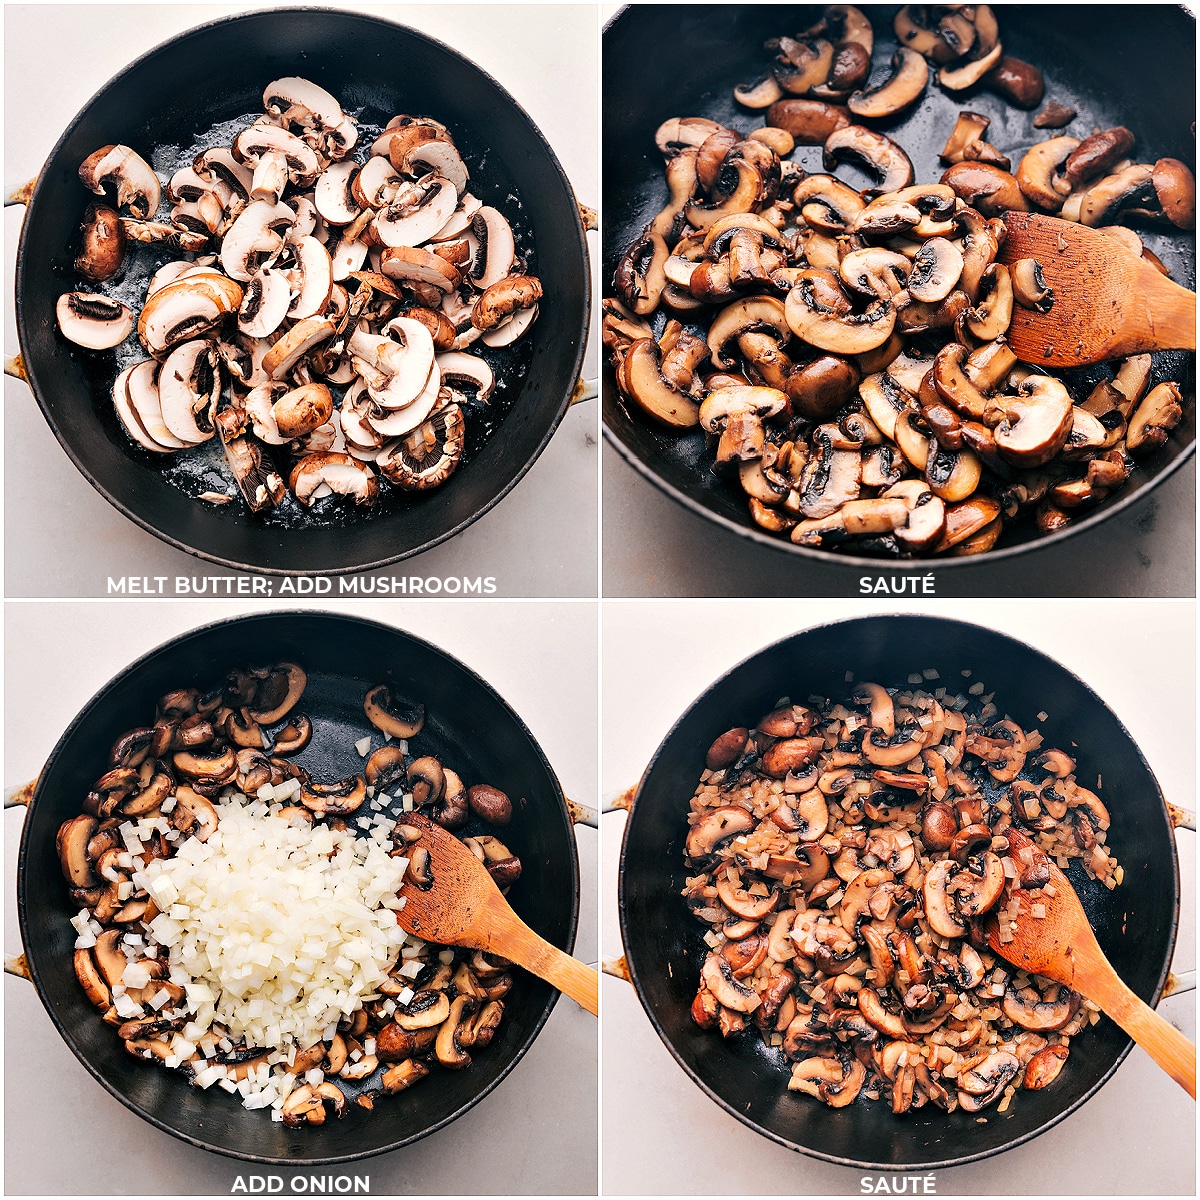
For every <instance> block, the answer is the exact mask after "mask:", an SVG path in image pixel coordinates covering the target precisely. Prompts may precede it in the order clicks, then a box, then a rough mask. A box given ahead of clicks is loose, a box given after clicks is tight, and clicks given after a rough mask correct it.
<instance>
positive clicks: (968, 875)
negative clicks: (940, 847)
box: [953, 851, 1004, 917]
mask: <svg viewBox="0 0 1200 1200" xmlns="http://www.w3.org/2000/svg"><path fill="white" fill-rule="evenodd" d="M953 887H954V889H955V897H956V901H957V904H958V911H959V912H960V913H961V914H962V915H963V916H964V917H977V916H980V915H981V914H983V913H985V912H990V911H991V910H992V909H993V908H995V906H996V905H997V904H998V903H999V902H1000V897H1001V896H1002V895H1003V894H1004V867H1003V865H1002V864H1001V862H1000V859H999V858H998V857H997V856H996V855H995V854H993V853H991V851H986V852H985V853H983V854H981V855H978V856H977V857H974V858H970V859H968V860H967V865H966V867H965V868H964V869H962V870H960V871H958V872H957V873H956V874H955V876H954V880H953Z"/></svg>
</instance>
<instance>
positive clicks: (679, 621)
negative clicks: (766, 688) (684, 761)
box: [601, 601, 1196, 1196]
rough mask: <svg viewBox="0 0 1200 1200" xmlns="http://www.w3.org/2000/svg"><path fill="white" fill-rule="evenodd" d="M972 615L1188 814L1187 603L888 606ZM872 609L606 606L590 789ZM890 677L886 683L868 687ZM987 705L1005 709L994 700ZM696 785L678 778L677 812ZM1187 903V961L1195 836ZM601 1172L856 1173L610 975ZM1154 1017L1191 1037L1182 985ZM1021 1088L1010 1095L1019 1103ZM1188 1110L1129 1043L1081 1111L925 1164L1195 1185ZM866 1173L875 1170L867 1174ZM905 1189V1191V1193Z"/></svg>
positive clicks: (717, 1179) (957, 1187) (849, 1177)
mask: <svg viewBox="0 0 1200 1200" xmlns="http://www.w3.org/2000/svg"><path fill="white" fill-rule="evenodd" d="M892 610H894V611H904V612H928V613H931V614H935V615H938V616H946V617H956V618H958V619H960V620H965V621H973V622H974V623H976V624H978V625H983V626H986V627H987V628H989V629H994V630H999V631H1001V632H1004V633H1008V634H1011V635H1012V636H1014V637H1017V638H1020V639H1021V640H1022V641H1025V642H1028V643H1029V644H1030V645H1032V646H1034V647H1035V648H1036V649H1038V650H1041V651H1043V652H1044V653H1046V654H1048V655H1050V656H1051V657H1052V658H1055V659H1057V660H1058V661H1059V662H1061V663H1062V664H1063V665H1064V666H1065V667H1067V668H1068V669H1069V670H1071V671H1074V672H1075V673H1076V674H1077V675H1079V676H1080V677H1081V678H1082V679H1083V680H1084V682H1085V683H1087V684H1089V685H1090V686H1091V687H1092V688H1093V689H1094V690H1095V691H1096V692H1097V693H1098V694H1099V695H1100V697H1101V698H1102V699H1103V700H1104V701H1105V702H1106V703H1107V704H1108V705H1109V707H1110V708H1112V709H1113V711H1114V712H1115V713H1116V714H1117V716H1118V717H1119V718H1120V719H1121V720H1122V721H1123V722H1124V723H1125V725H1126V727H1127V728H1128V729H1129V731H1130V733H1131V734H1132V735H1133V738H1134V740H1135V741H1137V742H1138V744H1139V745H1140V746H1141V748H1142V751H1143V753H1144V754H1145V755H1146V758H1147V759H1148V761H1149V763H1150V766H1151V767H1152V768H1153V770H1154V773H1155V775H1156V776H1157V778H1158V781H1159V783H1160V785H1161V786H1162V789H1163V792H1164V794H1165V795H1166V796H1167V797H1168V799H1170V800H1173V801H1174V802H1176V803H1178V804H1181V805H1184V806H1185V807H1188V808H1194V804H1195V802H1194V799H1193V797H1194V791H1195V729H1196V711H1195V691H1196V684H1195V626H1196V616H1195V611H1196V610H1195V606H1194V605H1193V604H1191V603H1187V602H1167V601H1157V602H1154V603H1145V602H1138V601H1123V602H1120V601H1119V602H1106V601H1091V602H1083V603H1068V602H1055V603H1050V604H1047V603H1022V602H1016V603H1014V602H1008V603H1003V602H995V601H990V602H982V601H977V602H968V603H946V602H941V603H936V604H925V605H915V604H914V605H907V606H893V607H892V609H890V610H889V611H892ZM880 611H884V606H881V605H878V604H864V603H861V602H855V601H850V602H846V601H843V602H840V603H830V602H828V601H807V602H805V601H773V602H770V603H766V602H753V601H749V602H747V601H743V602H734V601H709V602H700V603H693V604H688V605H678V604H668V603H661V602H660V603H656V602H646V601H642V602H637V601H626V602H608V603H606V605H605V612H604V628H603V648H602V654H601V664H602V670H603V673H604V689H605V694H604V700H603V710H602V715H603V721H604V738H603V745H604V749H603V751H602V777H603V787H602V794H603V795H604V796H605V797H606V798H608V799H611V798H612V797H613V796H615V795H617V794H619V793H620V792H622V791H624V790H625V789H626V788H629V787H632V786H633V785H634V784H636V783H637V781H638V779H639V778H640V777H641V774H642V772H643V770H645V767H646V764H647V763H648V762H649V761H650V758H651V756H652V755H653V753H654V751H655V750H656V749H657V747H658V745H659V743H660V742H661V741H662V739H663V738H664V737H665V736H666V733H667V731H668V730H669V729H670V727H671V726H672V725H673V724H674V722H675V721H676V720H677V719H678V718H679V717H680V716H681V715H682V714H683V712H684V710H685V709H687V707H688V706H689V705H690V704H691V703H692V702H693V701H694V700H695V699H696V697H697V696H699V695H700V693H701V692H702V691H703V690H704V689H705V688H707V687H708V686H709V685H710V684H711V683H712V682H713V681H714V680H716V679H717V678H718V677H719V676H720V675H722V674H723V673H724V672H725V671H727V670H728V669H729V668H730V667H732V666H734V665H736V664H737V663H738V662H740V661H741V660H742V659H743V658H746V657H747V656H749V655H751V654H753V653H755V652H756V651H758V650H760V649H761V648H762V647H763V646H765V645H767V644H768V643H769V642H772V641H774V640H776V639H778V638H780V637H784V636H786V635H788V634H790V633H793V632H795V631H796V630H798V629H803V628H806V627H808V626H811V625H815V624H818V623H820V622H823V621H830V620H839V619H844V618H848V617H853V616H862V615H866V614H868V613H875V612H880ZM880 682H886V681H880ZM997 703H998V704H1000V705H1001V707H1003V701H1002V698H1001V697H999V696H998V697H997ZM694 782H695V781H694V780H682V781H681V783H680V804H681V805H683V806H684V809H682V810H681V811H684V810H685V809H686V805H687V797H688V796H690V795H691V792H692V789H693V787H694ZM624 824H625V818H624V816H623V815H620V814H615V813H614V814H609V815H608V816H606V817H604V818H603V820H602V826H601V830H602V860H603V864H604V865H603V872H602V875H603V878H602V899H601V907H602V913H603V918H602V930H601V939H602V953H603V955H604V957H605V958H606V959H611V958H615V957H616V956H618V955H619V954H621V953H623V951H622V948H621V941H620V931H619V928H618V924H617V903H616V901H617V896H616V889H617V862H618V856H619V853H620V839H621V834H622V832H623V829H624ZM1176 841H1177V844H1178V847H1179V856H1180V868H1181V877H1182V886H1183V903H1182V912H1181V922H1180V931H1179V942H1178V946H1177V949H1176V957H1175V964H1176V966H1177V967H1178V968H1179V969H1180V970H1186V969H1190V968H1192V967H1194V966H1195V964H1196V940H1195V939H1196V925H1195V909H1196V889H1195V881H1196V838H1195V834H1193V833H1190V832H1187V831H1185V830H1181V831H1179V832H1178V833H1177V834H1176ZM602 1004H603V1011H604V1037H603V1046H602V1053H603V1060H604V1065H603V1078H604V1100H603V1105H602V1112H603V1121H604V1142H603V1167H602V1171H603V1180H604V1189H605V1192H606V1193H608V1194H610V1195H632V1194H651V1195H662V1194H666V1195H670V1194H679V1193H695V1192H697V1191H701V1190H702V1191H703V1192H704V1193H705V1194H706V1195H718V1196H719V1195H722V1194H735V1195H760V1194H761V1195H773V1194H780V1193H785V1194H800V1195H822V1194H828V1195H845V1194H853V1195H857V1194H859V1192H860V1182H859V1181H860V1178H861V1177H862V1175H863V1174H864V1172H862V1171H858V1170H851V1169H846V1168H842V1167H837V1166H833V1165H831V1164H829V1163H825V1162H821V1161H819V1160H817V1159H813V1158H808V1157H805V1156H801V1155H798V1154H795V1153H793V1152H792V1151H790V1150H786V1149H784V1148H783V1147H781V1146H777V1145H775V1144H774V1143H773V1142H770V1141H768V1140H767V1139H766V1138H764V1137H762V1136H761V1135H759V1134H757V1133H755V1132H754V1131H753V1130H751V1129H749V1128H747V1127H746V1126H744V1125H742V1124H741V1123H740V1122H739V1121H737V1120H735V1119H734V1118H733V1117H731V1116H729V1115H728V1114H727V1113H726V1112H725V1111H724V1110H723V1109H722V1108H720V1107H718V1106H717V1105H716V1104H715V1103H714V1102H713V1101H711V1100H710V1099H709V1098H708V1097H707V1096H706V1095H705V1094H704V1093H703V1092H702V1091H701V1090H700V1089H699V1088H698V1087H697V1086H696V1085H695V1084H694V1083H693V1082H692V1081H691V1079H690V1078H689V1077H688V1076H687V1075H686V1074H684V1072H683V1070H682V1068H681V1067H679V1066H678V1064H677V1063H676V1062H675V1060H674V1059H673V1058H672V1057H671V1056H670V1054H669V1053H668V1051H667V1049H666V1047H665V1046H664V1045H663V1044H662V1042H661V1041H660V1040H659V1038H658V1035H657V1034H656V1033H655V1031H654V1028H653V1027H652V1026H651V1024H650V1021H649V1019H648V1018H647V1016H646V1014H645V1012H644V1011H643V1010H642V1007H641V1005H640V1003H639V1002H638V999H637V994H636V993H635V992H634V989H633V988H632V987H631V986H630V985H629V984H628V983H626V982H624V981H623V980H620V979H615V978H611V977H608V976H606V977H605V978H604V980H603V986H602ZM1159 1011H1160V1012H1161V1013H1162V1014H1163V1015H1164V1016H1166V1017H1167V1018H1168V1019H1169V1020H1171V1021H1173V1022H1174V1023H1175V1024H1176V1025H1178V1026H1179V1027H1180V1028H1181V1029H1182V1030H1183V1032H1184V1033H1185V1034H1186V1035H1187V1036H1188V1037H1189V1038H1191V1039H1192V1040H1193V1041H1194V1040H1195V1036H1196V1032H1195V1011H1196V1009H1195V993H1194V992H1189V993H1185V994H1183V995H1180V996H1178V997H1176V998H1174V999H1169V1000H1166V1001H1164V1002H1163V1004H1162V1005H1161V1006H1160V1008H1159ZM1019 1099H1020V1093H1018V1102H1019ZM1195 1130H1196V1106H1195V1104H1194V1102H1193V1101H1192V1100H1190V1099H1189V1098H1188V1097H1187V1095H1186V1094H1185V1093H1184V1092H1183V1090H1182V1089H1181V1088H1180V1087H1178V1086H1177V1085H1176V1084H1175V1083H1174V1082H1173V1081H1172V1080H1171V1079H1170V1078H1169V1077H1168V1076H1167V1075H1165V1074H1164V1073H1163V1072H1162V1071H1160V1070H1159V1068H1158V1067H1156V1066H1155V1065H1154V1064H1153V1063H1152V1062H1151V1061H1150V1059H1149V1058H1148V1057H1147V1056H1146V1054H1145V1053H1144V1052H1143V1051H1142V1050H1140V1049H1139V1048H1137V1047H1134V1049H1133V1051H1132V1053H1131V1054H1130V1055H1129V1057H1128V1058H1127V1059H1126V1060H1125V1062H1124V1063H1123V1064H1122V1065H1121V1067H1120V1068H1119V1069H1118V1070H1117V1073H1116V1075H1115V1076H1114V1077H1113V1078H1112V1079H1111V1080H1110V1081H1109V1082H1108V1083H1107V1084H1106V1085H1105V1086H1104V1087H1103V1088H1102V1089H1101V1091H1100V1092H1099V1093H1098V1094H1097V1095H1096V1096H1094V1097H1093V1098H1092V1099H1091V1100H1090V1101H1088V1103H1087V1104H1085V1105H1084V1106H1083V1107H1082V1108H1081V1109H1079V1110H1078V1111H1077V1112H1075V1113H1074V1114H1072V1115H1071V1116H1070V1117H1068V1118H1067V1119H1066V1120H1065V1121H1063V1122H1061V1123H1060V1124H1058V1125H1056V1126H1055V1127H1054V1128H1053V1129H1051V1130H1050V1131H1049V1132H1048V1133H1045V1134H1043V1135H1042V1136H1040V1137H1038V1138H1035V1139H1034V1140H1033V1141H1032V1142H1029V1143H1027V1144H1025V1145H1023V1146H1018V1147H1017V1148H1015V1149H1013V1150H1009V1151H1007V1152H1006V1153H1004V1154H1002V1155H999V1156H997V1157H993V1158H990V1159H985V1160H984V1161H982V1162H979V1163H972V1164H969V1165H967V1166H963V1167H956V1168H952V1169H949V1170H945V1171H939V1172H938V1173H937V1192H938V1194H939V1195H971V1194H974V1195H982V1196H987V1195H1118V1196H1119V1195H1132V1196H1136V1195H1193V1196H1194V1195H1195V1193H1196V1184H1195V1179H1196V1176H1195V1169H1196V1141H1195ZM872 1178H875V1177H874V1176H873V1177H872ZM910 1194H911V1187H910Z"/></svg>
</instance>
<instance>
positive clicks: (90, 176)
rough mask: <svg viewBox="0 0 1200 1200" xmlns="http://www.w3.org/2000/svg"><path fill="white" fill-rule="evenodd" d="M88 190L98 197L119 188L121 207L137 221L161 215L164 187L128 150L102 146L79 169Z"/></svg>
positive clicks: (139, 156)
mask: <svg viewBox="0 0 1200 1200" xmlns="http://www.w3.org/2000/svg"><path fill="white" fill-rule="evenodd" d="M79 178H80V180H81V181H82V182H83V185H84V187H87V188H90V189H91V190H92V191H93V192H95V194H96V195H97V196H103V195H104V193H105V189H106V188H108V187H112V186H115V187H116V189H117V206H118V207H119V208H128V209H129V211H130V212H131V213H132V214H133V215H134V217H136V218H138V219H139V220H143V221H144V220H145V219H146V218H147V217H152V216H153V215H154V214H155V213H156V212H157V211H158V205H159V201H160V199H161V197H162V185H161V184H160V183H159V181H158V176H157V175H155V173H154V171H153V170H152V169H151V167H150V164H149V163H147V162H146V160H145V159H144V158H142V156H141V155H140V154H138V153H137V152H136V151H134V150H131V149H130V148H129V147H128V146H101V147H100V149H99V150H96V151H94V152H93V153H92V154H89V155H88V156H87V158H85V159H84V160H83V162H82V163H80V165H79Z"/></svg>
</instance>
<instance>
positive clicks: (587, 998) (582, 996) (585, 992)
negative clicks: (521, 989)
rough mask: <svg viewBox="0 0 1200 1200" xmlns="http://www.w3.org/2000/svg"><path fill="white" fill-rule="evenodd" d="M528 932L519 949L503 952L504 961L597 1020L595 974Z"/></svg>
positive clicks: (596, 982) (598, 1000) (597, 979)
mask: <svg viewBox="0 0 1200 1200" xmlns="http://www.w3.org/2000/svg"><path fill="white" fill-rule="evenodd" d="M527 932H528V936H527V937H522V938H521V941H520V943H519V944H518V945H508V946H506V947H505V948H504V950H503V953H504V955H505V957H506V958H511V959H512V960H513V962H515V963H518V964H520V965H521V966H522V967H524V968H525V969H526V970H527V971H532V972H533V973H534V974H535V975H536V976H537V977H538V978H539V979H544V980H545V981H546V982H547V983H552V984H553V985H554V986H555V987H556V988H558V990H559V991H560V992H565V993H566V995H568V996H570V997H571V999H572V1000H574V1001H575V1002H576V1003H577V1004H579V1005H581V1006H582V1007H584V1008H586V1009H587V1010H588V1012H590V1013H591V1014H592V1016H594V1017H595V1016H599V1014H600V976H599V975H598V974H597V973H596V971H594V970H593V969H592V968H591V967H589V966H586V965H585V964H583V963H581V962H580V961H579V960H578V959H577V958H572V957H571V956H570V955H569V954H564V953H563V952H562V951H561V950H560V949H559V948H558V947H557V946H552V945H550V943H549V942H547V941H544V940H543V939H542V938H540V937H538V936H537V934H536V933H534V932H533V931H532V930H528V931H527Z"/></svg>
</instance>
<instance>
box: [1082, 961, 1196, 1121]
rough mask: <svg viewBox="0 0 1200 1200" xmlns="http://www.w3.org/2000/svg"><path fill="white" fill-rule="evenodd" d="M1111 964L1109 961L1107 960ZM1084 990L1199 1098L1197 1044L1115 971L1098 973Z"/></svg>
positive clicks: (1157, 1061)
mask: <svg viewBox="0 0 1200 1200" xmlns="http://www.w3.org/2000/svg"><path fill="white" fill-rule="evenodd" d="M1104 965H1105V966H1108V964H1107V962H1106V963H1105V964H1104ZM1083 994H1084V995H1085V996H1087V997H1088V998H1089V999H1091V1000H1094V1001H1095V1002H1096V1003H1097V1004H1099V1005H1100V1007H1101V1008H1102V1009H1103V1010H1104V1011H1105V1012H1106V1013H1107V1014H1108V1015H1109V1016H1110V1017H1112V1019H1113V1020H1114V1021H1116V1023H1117V1024H1118V1025H1120V1027H1121V1028H1122V1029H1123V1030H1125V1032H1126V1033H1127V1034H1129V1036H1130V1037H1131V1038H1133V1040H1134V1041H1135V1042H1137V1044H1138V1045H1139V1046H1141V1048H1142V1049H1143V1050H1145V1051H1146V1053H1147V1054H1149V1055H1150V1057H1151V1058H1152V1059H1154V1061H1155V1062H1156V1063H1158V1065H1159V1066H1160V1067H1162V1069H1163V1070H1164V1071H1166V1073H1167V1074H1168V1075H1170V1076H1171V1078H1172V1079H1174V1080H1175V1082H1176V1083H1177V1084H1179V1086H1180V1087H1182V1088H1183V1089H1184V1090H1185V1091H1186V1092H1187V1093H1188V1095H1189V1096H1191V1098H1192V1099H1193V1100H1194V1099H1195V1098H1196V1047H1195V1046H1193V1045H1192V1043H1191V1042H1189V1041H1188V1040H1187V1038H1185V1037H1184V1036H1183V1034H1182V1033H1180V1032H1179V1030H1178V1029H1176V1028H1175V1026H1174V1025H1172V1024H1171V1023H1170V1022H1169V1021H1167V1020H1166V1019H1165V1018H1163V1017H1160V1016H1159V1015H1158V1013H1156V1012H1155V1011H1154V1009H1152V1008H1151V1007H1150V1006H1149V1005H1148V1004H1146V1003H1144V1002H1143V1001H1142V1000H1141V999H1140V998H1139V997H1138V996H1136V995H1135V994H1134V993H1133V992H1132V991H1130V989H1129V988H1128V987H1126V985H1125V984H1124V983H1123V982H1122V981H1121V979H1120V978H1119V977H1118V975H1117V974H1116V972H1115V971H1113V970H1112V969H1111V968H1109V970H1108V971H1105V972H1103V973H1097V976H1096V978H1095V979H1093V980H1088V981H1087V984H1086V986H1084V988H1083Z"/></svg>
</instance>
